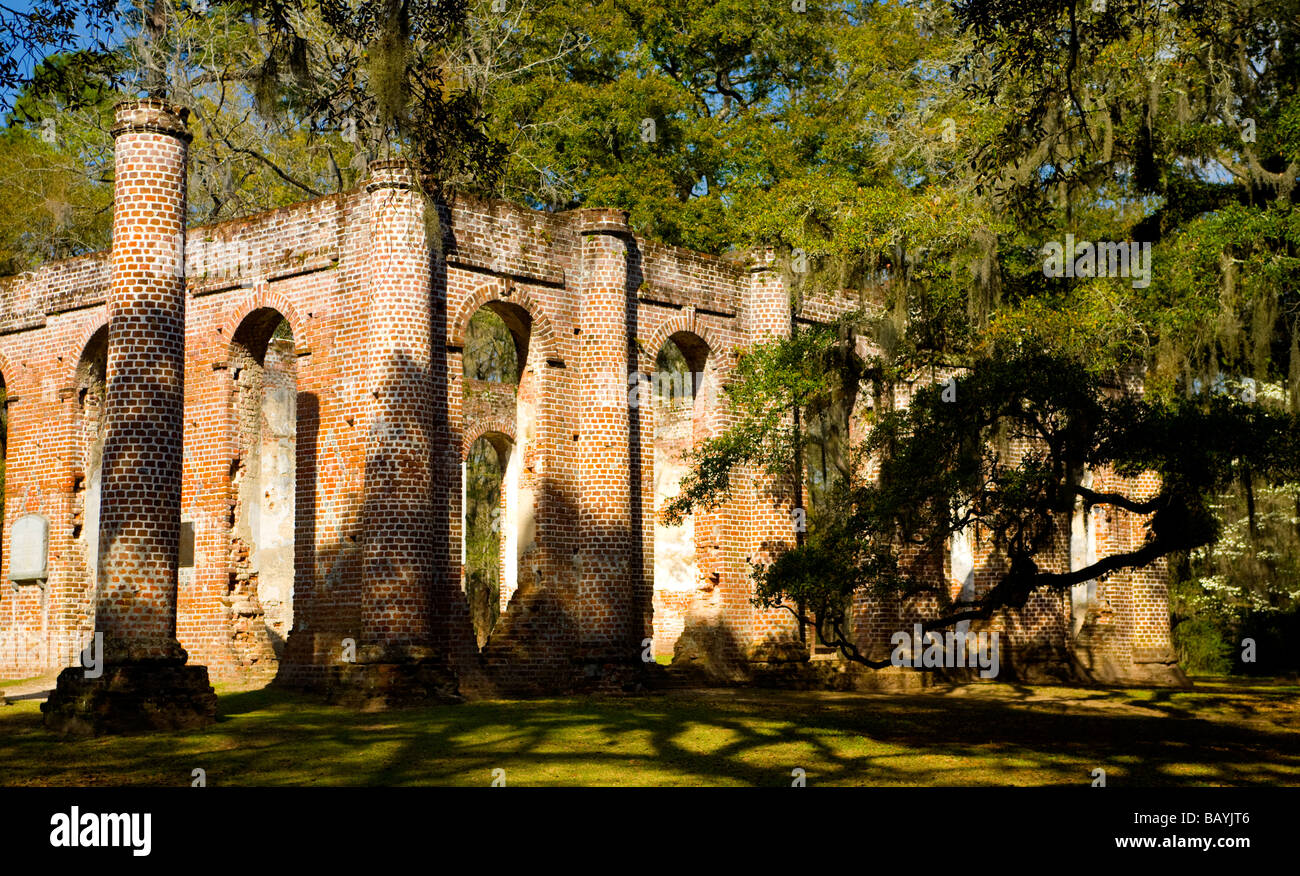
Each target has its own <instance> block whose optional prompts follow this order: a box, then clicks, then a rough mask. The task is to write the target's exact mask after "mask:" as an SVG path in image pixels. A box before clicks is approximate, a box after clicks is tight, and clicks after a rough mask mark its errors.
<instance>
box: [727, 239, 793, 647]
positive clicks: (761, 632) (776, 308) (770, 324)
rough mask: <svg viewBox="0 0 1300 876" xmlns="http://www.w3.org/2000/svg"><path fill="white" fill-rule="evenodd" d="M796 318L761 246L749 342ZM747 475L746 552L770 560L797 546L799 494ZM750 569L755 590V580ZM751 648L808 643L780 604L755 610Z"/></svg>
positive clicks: (784, 328)
mask: <svg viewBox="0 0 1300 876" xmlns="http://www.w3.org/2000/svg"><path fill="white" fill-rule="evenodd" d="M792 325H793V317H792V314H791V311H790V292H789V290H788V289H786V287H785V283H784V282H782V280H781V276H780V274H779V273H778V272H777V271H776V269H775V254H774V253H773V251H772V250H771V249H768V248H763V249H758V250H756V251H755V252H754V253H753V254H752V256H751V259H750V283H749V295H748V297H747V299H746V301H745V330H746V334H747V335H748V339H749V342H750V343H751V344H756V343H758V342H760V341H764V340H769V339H771V338H774V337H779V338H788V337H790V333H791V328H792ZM749 474H750V477H749V478H748V479H747V484H748V488H747V490H746V494H745V499H746V504H748V505H749V508H750V514H749V526H747V527H745V529H746V530H747V535H748V537H747V538H745V539H743V541H744V544H745V555H746V556H748V557H750V558H751V559H752V560H754V561H759V562H764V563H770V562H771V561H772V560H773V559H775V557H776V556H777V555H778V554H779V553H780V552H781V551H783V550H787V549H789V548H791V547H794V545H795V530H794V521H793V518H792V515H791V510H792V508H793V504H794V503H793V499H794V493H793V491H792V486H793V485H792V484H791V483H789V482H788V479H777V478H773V477H772V476H770V475H768V474H767V473H765V472H761V471H755V472H750V473H749ZM749 571H750V570H749V569H748V568H747V569H746V574H745V578H746V582H747V584H748V588H747V589H748V590H749V595H752V583H748V582H749ZM753 617H754V623H753V628H752V630H751V633H750V640H749V650H750V656H751V658H752V659H760V660H763V659H768V658H775V657H796V658H799V657H802V656H803V655H804V654H806V653H807V652H806V648H804V646H803V645H802V644H801V643H800V642H799V624H798V622H797V621H795V619H794V618H793V617H792V616H791V615H790V613H789V612H786V611H782V610H780V609H770V610H766V611H765V610H763V609H754V615H753Z"/></svg>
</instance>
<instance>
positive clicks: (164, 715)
mask: <svg viewBox="0 0 1300 876" xmlns="http://www.w3.org/2000/svg"><path fill="white" fill-rule="evenodd" d="M41 711H42V712H44V713H45V726H46V728H47V729H49V730H52V731H53V732H55V733H58V734H60V735H62V736H90V735H102V734H106V733H140V732H148V731H154V730H192V729H195V728H198V727H204V726H207V725H208V724H211V723H212V722H213V721H214V720H216V715H217V695H216V693H215V692H214V691H213V690H212V685H211V684H209V683H208V670H207V667H206V666H186V665H184V664H177V663H175V662H142V663H120V664H116V665H112V664H110V665H108V666H105V667H104V669H103V674H102V675H100V676H99V677H98V678H87V677H86V670H85V669H84V668H83V667H80V666H74V667H71V668H69V669H65V670H63V671H62V672H61V673H59V678H58V681H57V683H56V686H55V689H54V691H53V693H51V694H50V698H49V699H48V700H47V701H46V702H44V703H42V704H41Z"/></svg>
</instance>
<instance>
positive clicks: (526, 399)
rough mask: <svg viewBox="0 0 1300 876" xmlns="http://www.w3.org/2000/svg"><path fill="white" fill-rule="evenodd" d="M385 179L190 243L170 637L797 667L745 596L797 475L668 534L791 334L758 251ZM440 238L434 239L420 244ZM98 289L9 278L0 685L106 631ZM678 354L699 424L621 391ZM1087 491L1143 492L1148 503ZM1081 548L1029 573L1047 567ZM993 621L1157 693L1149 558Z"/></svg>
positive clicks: (508, 658)
mask: <svg viewBox="0 0 1300 876" xmlns="http://www.w3.org/2000/svg"><path fill="white" fill-rule="evenodd" d="M394 191H399V192H400V191H401V189H400V187H397V188H396V189H394V188H392V187H388V188H385V187H382V186H380V187H375V186H371V187H369V188H367V189H358V190H355V191H350V192H345V193H341V194H338V195H333V196H329V197H325V198H320V199H317V200H313V201H308V202H304V203H300V204H295V205H293V206H289V207H284V208H281V209H277V210H273V211H270V212H266V213H262V214H259V215H256V216H252V217H248V218H244V219H240V220H235V221H230V222H225V223H222V224H218V225H213V226H208V227H202V228H194V229H190V230H189V231H188V232H187V235H186V239H185V248H184V282H185V284H186V290H187V298H186V311H185V350H184V363H185V367H184V421H183V431H184V435H183V438H184V453H183V472H184V473H183V492H182V497H181V508H180V517H181V520H182V521H184V526H185V529H183V536H182V541H183V542H185V541H186V540H187V539H188V538H189V537H190V536H189V535H187V534H184V533H189V532H192V546H189V547H187V546H186V545H185V544H183V545H182V548H181V569H180V574H179V582H180V583H179V586H178V588H177V591H178V592H177V593H176V595H175V624H176V636H177V638H178V639H179V641H180V642H181V644H182V645H183V646H184V648H185V649H186V650H187V651H188V652H189V655H190V661H191V662H192V663H198V664H203V665H206V666H207V667H208V668H209V671H210V672H211V673H212V674H213V676H214V677H217V678H236V677H248V676H258V677H271V676H273V675H277V674H278V676H279V677H280V678H281V679H282V680H284V681H286V682H289V683H294V684H307V685H311V684H320V683H322V682H323V681H324V679H325V678H326V677H327V674H328V669H329V667H331V666H336V665H338V664H339V662H340V660H342V659H343V654H344V648H343V643H344V640H345V639H349V638H351V639H354V640H356V641H357V642H359V643H361V644H362V645H363V646H368V645H373V646H375V647H383V648H400V647H405V646H407V645H409V643H410V642H412V641H417V640H418V641H423V642H432V643H433V644H434V646H435V647H436V648H437V649H438V650H439V651H440V652H442V653H445V654H446V655H447V656H448V658H449V659H450V660H451V662H452V663H453V664H454V666H455V668H456V671H457V673H458V674H459V676H460V678H461V681H462V685H463V686H465V687H467V688H469V689H476V690H483V691H488V692H502V693H511V692H529V691H538V690H557V689H566V688H568V687H571V686H572V685H573V682H574V679H575V678H577V679H581V678H582V677H583V673H584V672H590V671H591V667H593V666H602V665H604V666H608V665H611V664H620V663H627V664H635V663H637V662H639V661H641V660H642V652H643V651H644V650H645V647H644V646H643V642H644V640H645V639H651V640H652V644H651V645H650V651H651V653H652V654H653V655H654V656H660V657H666V656H671V655H673V654H676V655H677V657H678V662H679V663H681V664H688V663H692V662H694V663H698V664H699V665H701V666H708V667H709V668H710V671H712V672H714V673H715V675H717V674H720V675H721V676H722V677H731V678H735V679H742V678H745V677H748V676H747V675H746V667H747V666H751V665H760V664H764V665H770V664H771V663H772V662H773V661H777V660H783V659H789V657H790V656H791V655H793V656H794V657H795V658H796V659H801V658H804V657H806V656H807V653H808V647H807V645H806V644H801V643H800V642H799V636H798V631H797V630H796V629H795V627H794V625H793V624H792V622H791V619H790V618H789V616H788V615H787V614H786V613H784V612H779V611H764V610H760V609H757V608H755V607H754V606H753V605H752V604H751V603H750V601H749V599H750V596H751V593H752V588H751V584H750V579H749V570H750V568H751V566H750V562H751V561H756V560H761V559H764V558H766V557H770V556H772V555H774V554H775V553H776V552H779V551H780V550H781V549H783V548H784V547H786V546H789V545H792V544H793V543H794V534H793V528H792V518H791V515H790V506H791V502H792V497H791V494H790V491H789V490H788V489H787V488H784V487H782V485H780V484H778V483H773V482H772V481H771V479H770V478H767V477H766V476H765V475H763V474H762V473H759V472H748V473H746V474H745V475H744V476H743V477H738V478H736V479H735V483H736V487H735V490H734V493H733V495H732V496H731V497H730V499H729V500H728V501H727V502H726V503H725V504H724V505H723V506H722V507H721V508H720V509H718V510H716V511H713V512H700V513H697V514H696V515H695V516H694V518H693V519H692V520H691V521H690V522H689V524H688V526H687V527H685V528H677V529H676V530H672V531H670V530H669V528H667V527H664V526H663V525H662V524H659V523H657V519H656V510H657V509H658V508H660V507H662V504H663V502H664V500H665V498H666V497H667V496H668V495H670V494H671V492H672V490H673V487H672V482H673V477H672V473H674V472H680V471H681V470H682V468H681V466H682V462H681V459H682V454H683V453H684V452H685V450H687V449H688V448H689V446H690V445H691V444H692V443H694V442H698V441H700V440H702V439H703V438H705V437H707V436H708V435H709V434H713V433H716V431H718V430H720V429H722V428H725V426H726V413H725V411H724V410H723V409H722V406H721V404H720V403H719V399H720V388H721V387H722V386H723V385H725V383H726V381H727V379H728V374H729V373H730V371H731V369H732V368H733V367H734V366H735V363H736V361H737V357H738V355H739V353H740V352H741V351H742V350H744V349H745V348H746V347H747V346H748V345H751V344H752V343H754V342H756V341H758V340H761V339H763V338H766V337H772V336H777V335H785V334H788V333H789V331H790V326H791V322H792V320H791V314H790V312H789V306H790V305H789V296H788V294H787V290H786V288H785V286H784V285H783V283H782V281H781V278H780V275H779V273H778V271H776V270H775V269H774V266H773V263H772V261H771V257H770V254H766V256H765V257H761V258H758V259H751V260H750V261H749V262H744V263H742V262H740V261H735V260H729V259H724V258H718V257H713V256H708V255H701V254H698V253H694V252H690V251H687V250H684V249H680V248H676V247H671V246H666V245H663V244H659V243H654V242H651V241H647V240H643V239H641V238H640V237H637V236H635V235H633V234H632V233H631V232H630V231H629V230H628V228H627V226H626V216H625V214H622V213H621V212H619V211H614V210H582V211H574V212H571V213H561V214H544V213H538V212H534V211H531V210H528V209H526V208H523V207H519V206H516V205H512V204H509V203H504V202H498V201H487V200H478V199H474V198H469V197H459V198H457V199H456V200H455V201H454V203H452V204H450V205H444V206H441V207H439V209H438V211H437V214H436V216H434V217H430V218H431V219H435V220H436V222H424V221H423V217H422V216H421V215H419V214H420V213H421V208H420V207H419V206H418V205H416V204H413V200H414V196H412V197H408V198H406V199H405V200H401V199H400V196H398V198H399V199H398V200H392V198H394V197H395V196H394V195H393V192H394ZM407 194H410V193H407ZM382 198H389V199H390V200H386V201H381V199H382ZM120 208H121V205H119V209H120ZM435 226H436V228H437V232H438V233H439V234H440V235H441V240H440V241H438V242H437V245H433V246H430V245H428V244H427V242H426V240H425V238H423V237H422V236H421V235H422V233H423V231H422V230H421V229H422V228H424V229H427V228H429V227H435ZM110 282H112V272H111V264H110V256H109V254H108V253H96V254H93V255H89V256H85V257H81V258H75V259H68V260H64V261H59V262H54V263H51V264H47V265H45V266H43V267H41V268H40V269H38V270H36V271H34V272H32V273H30V274H28V275H24V276H22V277H13V278H7V279H4V280H0V377H2V378H3V381H4V387H5V390H6V392H7V404H8V434H7V444H6V452H7V458H6V477H5V485H4V489H5V495H4V499H5V502H4V521H3V525H4V528H3V540H2V541H0V545H3V553H2V554H0V557H2V559H0V572H2V574H3V579H4V582H5V586H4V587H3V588H0V677H9V678H15V677H26V676H32V675H38V674H41V673H45V672H49V671H52V670H56V669H59V668H61V667H66V666H70V665H73V664H74V663H75V662H76V660H77V654H78V652H79V651H80V650H81V649H82V648H83V647H84V646H85V645H86V643H87V642H88V641H89V639H90V636H91V634H92V632H93V630H94V629H95V622H96V598H95V595H96V586H95V575H94V573H93V569H94V568H95V555H96V553H97V551H98V534H99V523H98V514H99V507H98V505H99V503H98V490H99V465H100V461H99V457H100V454H101V452H102V416H101V409H102V406H103V398H104V368H105V363H104V355H105V337H106V326H107V324H108V313H107V292H108V289H109V284H110ZM856 303H857V302H856V300H853V299H850V298H848V297H845V298H842V299H841V298H835V297H832V296H821V297H812V298H810V299H808V300H806V301H805V302H804V304H803V305H802V310H801V312H800V313H799V314H797V315H796V316H797V317H798V318H801V319H803V320H806V321H809V322H817V321H824V320H828V319H830V318H832V317H834V316H835V315H836V314H837V313H840V312H843V311H845V310H847V309H850V308H852V307H853V306H855V305H856ZM485 306H486V307H490V308H492V309H493V310H494V311H495V312H497V313H498V314H500V315H501V316H502V318H503V320H504V321H505V322H506V323H507V325H508V326H509V327H510V328H511V329H512V331H514V332H515V334H516V336H517V338H518V340H519V341H520V344H521V352H523V353H524V360H523V361H524V365H523V373H522V374H521V375H520V382H519V384H518V385H517V386H510V387H507V388H506V390H505V391H503V390H502V388H501V387H500V386H497V387H486V388H485V387H483V386H478V385H476V384H477V383H478V382H477V381H466V380H465V378H464V376H463V367H462V366H463V362H462V354H463V346H464V337H465V332H466V328H467V325H468V322H469V319H470V317H471V316H472V315H473V314H474V313H475V312H476V311H477V310H478V309H479V308H482V307H485ZM669 339H675V340H676V341H680V342H681V344H680V345H681V346H683V349H688V350H689V351H690V353H691V356H692V357H693V362H692V368H694V369H697V370H699V371H700V372H702V373H704V374H706V375H707V376H708V379H707V380H705V381H704V383H703V385H702V386H701V389H700V392H699V393H698V394H697V395H696V396H695V397H694V398H693V399H692V400H691V402H690V403H689V404H688V405H686V406H682V405H681V404H678V405H677V406H675V407H674V406H673V405H671V404H669V405H667V406H664V405H660V404H656V403H655V401H654V398H653V387H652V386H651V385H650V381H648V380H646V379H636V378H633V379H631V380H628V379H627V375H628V374H629V372H638V373H641V374H650V373H653V372H654V370H655V357H656V354H657V353H658V351H659V350H660V349H661V348H662V347H663V346H664V344H665V342H666V341H668V340H669ZM860 404H865V402H860ZM657 416H658V417H660V418H664V419H665V422H662V423H659V424H656V422H655V420H656V417H657ZM485 435H490V436H493V437H494V438H497V439H501V438H504V439H505V440H506V443H505V445H503V446H507V447H510V448H512V449H511V450H510V459H511V468H512V472H511V474H510V475H509V480H510V483H509V485H508V489H507V490H505V491H503V500H502V504H503V513H502V515H501V519H502V522H503V528H504V529H505V530H506V532H507V533H508V534H507V535H506V536H504V537H503V539H502V552H501V557H502V561H503V562H502V569H503V572H502V588H503V596H502V603H503V611H502V613H501V617H500V619H499V620H498V621H497V624H496V627H495V629H494V630H493V632H492V635H491V637H490V638H489V639H488V641H487V642H486V643H485V644H484V645H483V647H482V648H480V647H479V643H478V642H477V641H476V640H475V638H474V635H473V632H472V629H471V628H470V625H469V613H468V610H467V608H466V604H465V599H464V596H463V592H462V587H463V581H462V572H461V553H460V550H461V547H460V546H461V538H462V532H461V527H462V522H461V492H460V486H459V485H460V481H461V463H462V462H463V460H464V459H465V456H466V454H467V453H468V451H469V448H470V446H471V445H472V443H473V442H474V441H475V440H476V439H477V438H479V437H482V436H485ZM666 467H667V468H666ZM1097 477H1098V483H1101V482H1102V481H1104V482H1105V487H1106V488H1107V489H1110V488H1115V487H1118V488H1122V489H1124V490H1126V491H1129V492H1131V493H1133V494H1134V495H1138V496H1140V495H1144V494H1148V493H1149V492H1150V491H1152V490H1154V489H1155V488H1156V485H1155V483H1154V482H1152V481H1151V480H1150V479H1149V478H1139V479H1136V481H1134V482H1123V483H1121V482H1119V481H1118V480H1116V479H1115V478H1113V477H1110V476H1109V475H1106V474H1104V473H1100V474H1098V475H1097ZM1094 488H1096V486H1094ZM27 514H40V515H42V516H44V517H45V518H46V519H47V520H48V522H49V547H48V551H49V553H48V557H49V560H48V566H49V572H48V578H47V579H46V580H45V581H44V582H41V583H36V582H18V583H15V584H13V585H12V586H11V585H10V583H9V580H10V579H9V556H10V538H11V530H12V527H13V523H14V521H15V520H16V519H18V518H19V517H21V516H23V515H27ZM1093 516H1094V517H1095V519H1094V520H1092V521H1090V522H1089V530H1090V531H1089V534H1088V539H1090V540H1089V541H1088V543H1087V544H1088V547H1087V549H1088V550H1092V551H1094V552H1095V553H1096V555H1105V554H1107V553H1110V552H1113V551H1118V550H1124V549H1127V548H1131V547H1133V546H1135V545H1136V544H1137V543H1139V542H1140V540H1141V539H1142V537H1143V521H1142V520H1141V519H1138V518H1136V517H1134V516H1133V515H1131V514H1127V513H1126V512H1122V511H1115V512H1112V513H1111V515H1110V516H1105V515H1103V514H1101V513H1097V514H1095V515H1093ZM967 541H968V544H967V545H966V546H964V547H963V548H962V551H959V552H957V553H951V554H950V556H949V558H948V559H946V560H945V561H944V564H943V566H944V567H943V568H942V569H939V568H937V567H935V568H933V569H931V570H930V572H931V574H933V575H936V576H938V575H942V576H945V578H946V580H948V582H949V584H950V585H951V586H952V587H953V592H954V593H956V592H958V591H959V590H960V589H961V588H962V587H963V586H967V587H969V586H970V583H969V581H973V587H974V590H975V592H976V593H979V592H982V591H983V590H986V589H987V588H988V587H989V586H991V583H992V581H993V580H994V578H995V576H996V575H997V574H998V568H999V567H998V561H997V558H996V557H993V556H990V554H989V550H988V548H987V546H986V545H985V544H984V542H983V541H982V540H981V535H980V533H978V532H976V533H972V534H970V536H969V538H968V540H967ZM1072 550H1073V551H1075V552H1076V553H1077V550H1078V545H1074V546H1072V545H1070V544H1062V545H1061V547H1060V549H1059V551H1057V552H1056V555H1055V556H1054V557H1053V558H1051V559H1050V560H1048V561H1047V562H1055V563H1056V564H1057V565H1058V566H1060V567H1065V566H1067V565H1068V563H1069V562H1070V556H1071V552H1072ZM958 553H961V556H958ZM954 565H956V566H958V567H960V569H959V570H958V571H957V572H954ZM959 577H960V578H961V579H962V580H959ZM924 608H925V607H924V606H918V605H912V606H903V605H880V604H871V603H870V602H869V601H868V600H866V599H865V598H863V599H860V600H859V603H858V604H857V605H856V606H855V609H854V623H855V627H854V629H855V635H856V637H857V639H858V640H859V641H860V642H861V643H862V644H863V646H864V647H865V648H866V649H867V650H868V651H871V652H873V653H875V654H876V655H877V656H879V655H880V649H881V647H883V646H884V645H882V643H887V642H888V639H889V633H890V632H892V631H894V630H903V629H908V628H909V627H910V624H911V622H912V620H913V619H914V618H915V617H917V616H919V614H921V613H923V612H924ZM1085 612H1086V613H1085ZM1076 618H1079V619H1081V620H1082V622H1081V623H1076V621H1075V619H1076ZM1076 627H1077V629H1076ZM988 628H989V629H1000V630H1002V631H1004V633H1005V635H1006V636H1007V638H1008V640H1009V641H1010V643H1011V648H1012V651H1014V652H1017V653H1022V654H1026V655H1030V654H1035V653H1038V652H1041V654H1042V656H1043V658H1044V659H1049V660H1050V659H1056V658H1057V657H1059V656H1060V654H1061V653H1062V652H1066V651H1069V652H1072V653H1074V654H1075V655H1076V657H1077V658H1078V659H1079V660H1081V661H1082V662H1083V663H1084V664H1086V665H1087V667H1088V668H1089V669H1090V670H1092V671H1093V672H1094V673H1095V674H1096V675H1097V677H1099V678H1104V679H1112V678H1113V679H1114V680H1124V679H1139V680H1141V679H1144V678H1146V677H1148V675H1149V676H1150V677H1152V678H1156V677H1157V676H1158V671H1157V669H1158V668H1159V667H1165V668H1167V667H1168V664H1169V662H1170V659H1171V658H1170V657H1169V629H1168V612H1167V602H1166V594H1165V579H1164V568H1163V567H1162V566H1159V565H1157V566H1152V567H1150V568H1147V569H1143V570H1140V571H1136V572H1128V573H1122V574H1116V575H1113V576H1111V577H1110V578H1109V579H1107V580H1106V581H1104V582H1100V583H1098V584H1097V585H1096V586H1095V590H1094V592H1092V593H1091V594H1089V595H1088V596H1087V598H1086V599H1083V600H1080V599H1079V598H1076V599H1075V604H1074V605H1072V600H1071V596H1070V595H1069V594H1066V595H1064V596H1043V595H1038V596H1036V597H1035V598H1034V599H1033V600H1032V601H1031V602H1030V604H1029V605H1028V606H1026V607H1025V609H1024V610H1022V611H1019V612H1006V613H1004V614H1003V616H1002V617H1000V618H999V619H997V620H996V621H990V622H989V625H988ZM1147 666H1151V667H1156V668H1157V669H1152V670H1151V671H1150V672H1148V671H1147V669H1145V668H1144V667H1147ZM1152 673H1154V674H1152Z"/></svg>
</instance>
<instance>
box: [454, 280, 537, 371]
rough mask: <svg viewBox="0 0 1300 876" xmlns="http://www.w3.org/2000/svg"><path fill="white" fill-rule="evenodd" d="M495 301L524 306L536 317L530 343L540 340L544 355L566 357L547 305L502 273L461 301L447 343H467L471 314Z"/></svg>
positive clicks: (533, 318) (455, 345)
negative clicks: (506, 280) (556, 340)
mask: <svg viewBox="0 0 1300 876" xmlns="http://www.w3.org/2000/svg"><path fill="white" fill-rule="evenodd" d="M492 301H500V302H502V303H504V304H514V305H516V306H518V307H521V308H523V310H524V311H525V312H527V314H528V317H529V319H531V320H532V326H531V331H530V334H529V339H528V343H529V346H530V347H531V346H532V344H534V343H538V344H540V345H541V351H542V358H543V359H546V360H558V359H561V358H562V357H561V356H560V352H559V349H558V347H557V346H556V342H555V331H554V329H553V328H552V327H551V320H550V317H548V316H547V315H546V311H545V309H543V308H542V306H541V304H540V303H539V302H538V301H537V299H535V298H533V296H532V295H530V294H529V292H528V290H527V289H523V288H520V287H518V286H510V287H507V285H506V283H504V282H503V281H502V279H501V278H500V277H494V278H493V279H491V280H488V281H487V282H485V283H483V284H482V285H480V286H479V287H478V288H477V289H475V290H474V293H473V294H472V295H470V296H469V297H468V298H466V299H465V300H464V301H463V302H462V303H461V305H460V309H459V310H457V312H456V319H455V321H453V322H452V324H451V326H450V332H449V333H448V337H447V343H448V344H449V345H450V346H453V347H464V346H465V332H467V331H468V330H469V321H470V318H471V317H472V316H473V315H474V314H475V313H476V312H477V311H478V309H479V308H480V307H482V306H483V305H485V304H488V303H489V302H492ZM523 364H524V363H522V362H520V363H519V365H520V367H521V368H522V367H523Z"/></svg>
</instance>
